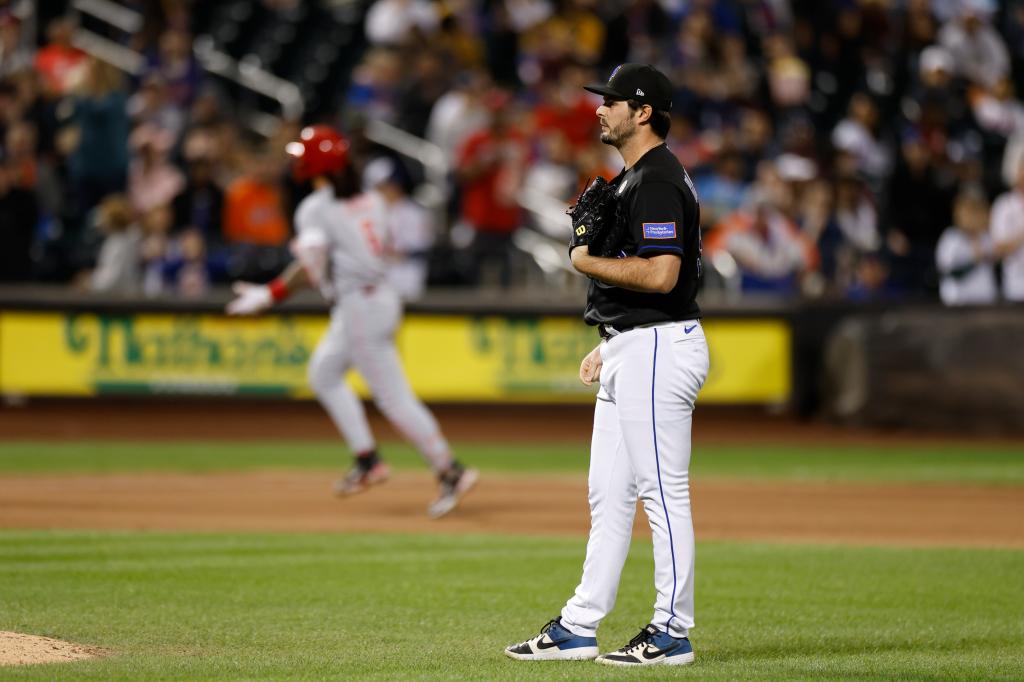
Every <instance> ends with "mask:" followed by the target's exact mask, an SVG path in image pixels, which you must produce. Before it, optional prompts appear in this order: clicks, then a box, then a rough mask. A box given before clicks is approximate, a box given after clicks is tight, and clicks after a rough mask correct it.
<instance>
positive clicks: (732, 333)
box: [0, 312, 790, 403]
mask: <svg viewBox="0 0 1024 682" xmlns="http://www.w3.org/2000/svg"><path fill="white" fill-rule="evenodd" d="M704 326H705V331H706V333H707V336H708V339H709V342H710V344H711V374H710V376H709V378H708V381H707V384H706V385H705V387H704V389H703V390H702V391H701V396H700V401H701V402H705V403H712V402H714V403H736V402H744V403H758V402H781V401H784V400H786V398H787V397H788V396H789V391H790V349H789V343H790V341H789V329H788V326H787V325H786V324H785V323H784V322H782V321H778V320H717V321H709V322H706V323H705V325H704ZM326 327H327V318H326V316H318V315H273V316H266V317H261V318H253V319H238V318H227V317H223V316H220V315H208V314H180V313H179V314H174V313H160V314H157V313H153V314H151V313H138V314H118V315H100V314H94V313H44V312H0V392H3V393H8V394H11V393H15V394H24V395H64V396H69V395H97V394H155V393H163V394H183V395H197V394H199V395H203V394H205V395H209V394H226V395H254V394H255V395H277V396H293V397H309V396H310V395H311V393H310V391H309V388H308V384H307V380H306V363H307V362H308V360H309V357H310V355H311V354H312V352H313V349H314V348H315V347H316V344H317V341H318V339H319V337H320V335H321V334H323V332H324V330H325V329H326ZM596 342H597V335H596V333H595V332H594V330H593V329H592V328H589V327H587V326H586V325H584V324H582V323H581V322H580V321H579V320H578V319H576V318H568V317H529V318H506V317H499V316H483V317H471V316H461V315H460V316H456V315H452V316H434V315H410V316H408V317H407V318H406V319H405V322H404V324H403V326H402V329H401V332H400V334H399V337H398V347H399V352H400V353H401V356H402V360H403V363H404V365H405V368H406V372H407V374H408V376H409V380H410V382H411V384H412V386H413V389H414V390H415V391H416V393H417V394H418V395H420V396H421V397H422V398H423V399H424V400H428V401H453V402H454V401H458V402H509V401H511V402H556V401H559V402H562V401H571V402H589V401H591V400H592V399H593V394H594V392H595V389H593V388H588V387H585V386H583V385H582V384H580V383H579V381H578V380H577V378H576V375H577V371H578V368H579V362H580V360H581V359H582V357H583V356H584V355H585V354H586V353H587V352H589V351H590V349H591V348H593V347H594V345H595V344H596ZM349 379H350V381H352V384H353V386H354V387H355V388H356V390H357V391H359V392H360V393H361V394H362V395H364V396H365V395H366V394H367V393H366V389H365V386H364V385H363V383H362V382H361V381H360V379H359V377H358V376H355V375H353V376H351V377H349Z"/></svg>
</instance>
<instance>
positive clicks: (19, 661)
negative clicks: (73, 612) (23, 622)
mask: <svg viewBox="0 0 1024 682" xmlns="http://www.w3.org/2000/svg"><path fill="white" fill-rule="evenodd" d="M104 653H106V652H104V651H103V650H102V649H98V648H96V647H92V646H85V645H82V644H75V643H73V642H62V641H61V640H59V639H50V638H49V637H37V636H36V635H23V634H20V633H18V632H2V631H0V665H32V664H33V663H65V662H67V661H82V660H85V659H87V658H97V657H99V656H103V655H104Z"/></svg>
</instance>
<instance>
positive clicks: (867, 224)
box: [823, 175, 882, 287]
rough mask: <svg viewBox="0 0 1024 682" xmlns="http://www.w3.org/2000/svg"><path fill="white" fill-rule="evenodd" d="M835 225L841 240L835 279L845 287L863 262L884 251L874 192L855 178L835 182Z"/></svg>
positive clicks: (847, 177) (848, 177) (836, 258)
mask: <svg viewBox="0 0 1024 682" xmlns="http://www.w3.org/2000/svg"><path fill="white" fill-rule="evenodd" d="M835 225H836V228H837V230H838V235H837V236H838V240H837V244H836V245H835V252H834V256H833V262H834V264H835V265H834V270H833V277H834V278H835V279H836V280H837V282H838V283H839V284H840V286H841V287H845V286H847V285H849V284H850V282H851V281H852V280H853V279H854V271H855V270H856V268H857V265H858V264H859V262H860V261H861V259H862V258H863V257H864V256H867V255H869V254H874V253H876V252H877V251H878V250H879V249H880V248H881V247H882V238H881V235H879V232H878V208H877V206H876V205H875V201H874V199H873V196H872V193H871V190H870V189H869V188H868V186H867V185H866V184H865V183H864V182H863V181H862V180H861V179H860V178H858V177H857V176H855V175H845V176H843V177H840V178H839V179H838V180H837V181H836V190H835ZM823 250H824V249H823ZM823 258H824V254H823Z"/></svg>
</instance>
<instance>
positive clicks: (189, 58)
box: [148, 27, 203, 111]
mask: <svg viewBox="0 0 1024 682" xmlns="http://www.w3.org/2000/svg"><path fill="white" fill-rule="evenodd" d="M148 73H149V75H151V76H154V77H157V78H158V79H159V80H160V81H162V82H163V84H164V87H165V89H166V95H165V99H166V101H167V102H169V103H170V104H171V105H173V106H174V107H176V108H177V109H178V110H179V111H187V110H188V108H189V107H190V106H192V101H193V100H194V99H195V96H196V94H197V93H198V92H199V86H200V84H201V83H202V79H203V72H202V70H201V69H200V68H199V63H198V62H197V61H196V58H195V55H194V54H192V36H191V35H190V34H189V33H188V31H186V30H184V29H182V28H174V27H172V28H169V29H168V30H166V31H164V32H163V33H162V34H161V35H160V44H159V46H158V49H157V51H156V52H155V53H154V54H152V55H151V56H150V58H149V64H148Z"/></svg>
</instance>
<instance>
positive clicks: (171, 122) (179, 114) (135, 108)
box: [128, 74, 185, 141]
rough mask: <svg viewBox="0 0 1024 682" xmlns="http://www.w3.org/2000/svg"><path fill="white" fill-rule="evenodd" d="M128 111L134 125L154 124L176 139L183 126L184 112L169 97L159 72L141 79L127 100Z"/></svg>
mask: <svg viewBox="0 0 1024 682" xmlns="http://www.w3.org/2000/svg"><path fill="white" fill-rule="evenodd" d="M128 113H129V114H130V115H131V117H132V120H133V121H134V123H135V124H136V125H150V126H155V127H157V128H159V129H161V130H164V131H166V132H167V133H168V134H169V135H170V137H171V140H172V141H176V140H177V139H178V137H179V136H180V135H181V133H182V130H183V129H184V127H185V112H184V111H182V110H181V109H180V108H178V107H177V106H176V105H175V104H174V103H173V102H172V101H171V100H170V98H169V91H168V88H167V83H165V82H164V80H163V77H161V76H160V75H159V74H151V75H149V76H147V77H146V78H145V79H143V81H142V85H141V86H140V87H139V90H138V92H136V93H135V94H134V95H132V96H131V98H130V99H129V100H128Z"/></svg>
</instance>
